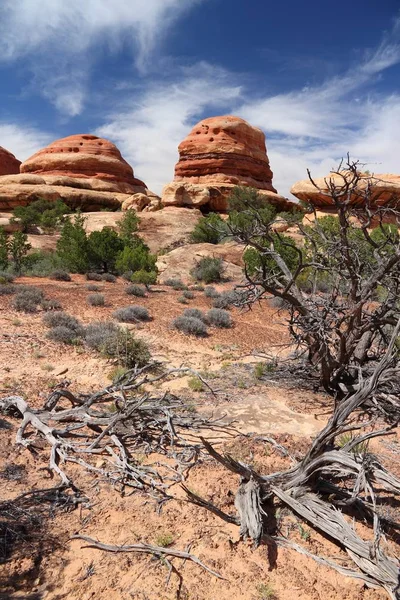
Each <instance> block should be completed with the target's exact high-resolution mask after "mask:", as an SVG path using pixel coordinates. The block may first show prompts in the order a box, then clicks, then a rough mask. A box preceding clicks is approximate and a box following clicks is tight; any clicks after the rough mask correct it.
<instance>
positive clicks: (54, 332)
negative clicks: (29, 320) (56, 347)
mask: <svg viewBox="0 0 400 600" xmlns="http://www.w3.org/2000/svg"><path fill="white" fill-rule="evenodd" d="M46 337H47V338H48V339H49V340H52V341H53V342H60V343H62V344H72V343H73V342H74V340H76V339H77V335H76V332H75V331H74V330H73V329H70V328H69V327H66V326H65V325H57V326H56V327H52V328H51V329H49V331H48V332H47V335H46Z"/></svg>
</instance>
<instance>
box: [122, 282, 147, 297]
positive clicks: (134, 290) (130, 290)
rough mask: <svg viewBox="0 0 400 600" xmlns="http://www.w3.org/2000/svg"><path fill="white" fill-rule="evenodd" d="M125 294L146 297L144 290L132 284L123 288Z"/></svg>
mask: <svg viewBox="0 0 400 600" xmlns="http://www.w3.org/2000/svg"><path fill="white" fill-rule="evenodd" d="M125 294H128V296H136V297H138V298H141V297H145V296H146V290H145V289H144V288H143V287H142V286H141V285H138V284H137V283H132V284H131V285H128V286H127V287H126V288H125Z"/></svg>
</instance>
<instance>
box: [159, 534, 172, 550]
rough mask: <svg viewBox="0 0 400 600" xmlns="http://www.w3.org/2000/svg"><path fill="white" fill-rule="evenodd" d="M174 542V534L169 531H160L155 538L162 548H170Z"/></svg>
mask: <svg viewBox="0 0 400 600" xmlns="http://www.w3.org/2000/svg"><path fill="white" fill-rule="evenodd" d="M173 542H174V536H173V535H172V533H169V532H162V533H159V534H158V535H157V537H156V539H155V544H156V546H160V547H161V548H168V546H171V544H173Z"/></svg>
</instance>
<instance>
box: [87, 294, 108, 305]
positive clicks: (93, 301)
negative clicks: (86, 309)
mask: <svg viewBox="0 0 400 600" xmlns="http://www.w3.org/2000/svg"><path fill="white" fill-rule="evenodd" d="M86 302H87V303H88V304H90V306H104V304H105V299H104V296H103V294H89V295H88V297H87V298H86Z"/></svg>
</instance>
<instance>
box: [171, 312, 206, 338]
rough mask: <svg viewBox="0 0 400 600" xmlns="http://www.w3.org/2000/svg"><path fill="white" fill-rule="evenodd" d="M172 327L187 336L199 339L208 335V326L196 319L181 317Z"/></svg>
mask: <svg viewBox="0 0 400 600" xmlns="http://www.w3.org/2000/svg"><path fill="white" fill-rule="evenodd" d="M172 325H173V327H174V328H175V329H177V330H178V331H181V332H182V333H185V334H187V335H194V336H197V337H205V336H206V335H207V325H206V324H205V323H204V322H203V321H201V320H200V319H196V317H186V316H184V315H181V316H180V317H177V318H176V319H174V321H173V322H172Z"/></svg>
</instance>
